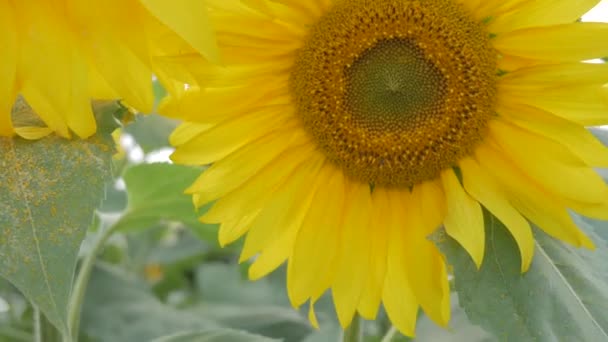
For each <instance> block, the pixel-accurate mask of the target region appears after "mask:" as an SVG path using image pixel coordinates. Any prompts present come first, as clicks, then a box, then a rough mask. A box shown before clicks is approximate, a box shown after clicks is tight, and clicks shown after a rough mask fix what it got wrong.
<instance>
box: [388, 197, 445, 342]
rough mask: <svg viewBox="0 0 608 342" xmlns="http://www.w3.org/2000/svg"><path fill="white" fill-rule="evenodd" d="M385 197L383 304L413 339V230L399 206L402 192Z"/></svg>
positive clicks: (414, 319)
mask: <svg viewBox="0 0 608 342" xmlns="http://www.w3.org/2000/svg"><path fill="white" fill-rule="evenodd" d="M386 196H388V202H389V203H388V204H389V208H388V210H389V211H390V216H389V218H388V220H387V223H388V232H389V239H388V251H387V258H386V263H387V266H386V276H385V278H384V284H383V285H384V286H383V290H382V302H383V304H384V308H385V309H386V314H387V315H388V317H389V318H390V319H391V322H392V323H393V325H394V326H395V327H397V328H398V329H399V331H400V332H402V333H403V334H406V335H408V336H414V329H415V327H416V317H417V314H418V303H417V301H416V297H415V296H414V293H413V292H412V284H411V282H410V278H409V277H408V271H409V270H408V266H409V264H410V260H408V259H407V254H406V252H405V251H406V250H407V249H408V248H411V246H409V244H408V240H407V239H408V237H407V235H406V229H407V228H410V227H407V228H406V227H404V225H405V222H403V221H404V220H403V219H404V216H405V215H404V214H405V212H404V209H405V208H404V207H403V205H401V206H400V205H399V204H403V201H401V200H400V197H402V196H403V192H392V191H391V192H389V193H387V194H386ZM408 214H409V213H408ZM417 280H418V279H417ZM446 280H447V277H446Z"/></svg>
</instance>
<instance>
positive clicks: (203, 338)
mask: <svg viewBox="0 0 608 342" xmlns="http://www.w3.org/2000/svg"><path fill="white" fill-rule="evenodd" d="M226 341H231V342H272V341H281V340H275V339H270V338H267V337H263V336H259V335H252V334H248V333H244V332H242V331H238V330H230V329H209V330H203V331H198V332H186V333H180V334H176V335H172V336H166V337H161V338H159V339H156V340H154V341H153V342H226Z"/></svg>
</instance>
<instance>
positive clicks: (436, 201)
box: [412, 180, 447, 236]
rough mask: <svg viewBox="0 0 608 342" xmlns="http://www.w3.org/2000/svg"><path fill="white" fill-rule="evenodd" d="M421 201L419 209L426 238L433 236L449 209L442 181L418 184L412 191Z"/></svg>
mask: <svg viewBox="0 0 608 342" xmlns="http://www.w3.org/2000/svg"><path fill="white" fill-rule="evenodd" d="M412 192H413V194H414V195H415V196H416V200H417V201H419V205H418V209H417V210H420V215H421V217H422V220H423V224H422V225H421V226H422V228H424V229H426V230H425V231H424V234H423V235H424V236H428V235H430V234H432V233H433V232H434V231H435V230H436V229H437V228H439V226H441V224H442V223H443V220H444V218H445V215H446V212H447V207H446V203H445V194H444V192H443V188H442V186H441V181H438V180H435V181H427V182H423V183H420V184H417V185H416V186H415V187H414V189H413V190H412Z"/></svg>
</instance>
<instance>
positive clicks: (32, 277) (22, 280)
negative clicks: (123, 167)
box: [0, 135, 113, 332]
mask: <svg viewBox="0 0 608 342" xmlns="http://www.w3.org/2000/svg"><path fill="white" fill-rule="evenodd" d="M112 152H113V147H112V139H111V137H110V136H109V135H106V136H103V137H102V136H96V137H93V138H91V139H88V140H66V139H62V138H59V137H54V136H49V137H46V138H44V139H41V140H37V141H26V140H22V139H19V138H0V156H1V157H0V168H1V169H2V174H1V175H0V208H1V209H0V210H1V213H2V214H1V215H0V230H1V231H0V274H1V275H2V276H4V277H5V278H6V279H8V280H9V281H10V282H11V283H13V284H14V285H15V286H16V287H17V288H19V290H20V291H22V292H23V294H24V295H25V296H26V297H27V298H28V299H29V300H30V301H32V302H33V303H34V304H35V305H37V306H38V307H39V308H40V310H41V311H42V312H43V313H44V314H45V315H46V316H47V317H48V320H49V321H50V322H51V323H53V325H55V326H56V327H57V328H58V329H59V330H60V331H62V332H65V331H66V314H67V305H68V297H69V294H70V291H71V285H72V278H73V275H74V267H75V264H76V260H77V255H78V249H79V247H80V244H81V242H82V240H83V238H84V234H85V232H86V229H87V228H88V227H89V225H90V224H91V223H92V220H93V212H94V210H95V208H96V207H97V206H98V205H99V204H100V202H101V199H102V197H103V189H104V183H105V182H106V180H108V179H109V178H110V176H111V160H112Z"/></svg>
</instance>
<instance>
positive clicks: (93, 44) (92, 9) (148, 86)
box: [69, 0, 154, 113]
mask: <svg viewBox="0 0 608 342" xmlns="http://www.w3.org/2000/svg"><path fill="white" fill-rule="evenodd" d="M69 3H70V6H69V10H70V13H71V16H72V18H73V20H74V22H75V23H74V25H77V26H78V27H82V28H86V29H81V30H78V31H76V33H77V34H79V36H78V39H79V42H80V45H81V46H82V47H83V50H84V51H85V52H86V54H87V55H88V57H89V58H90V59H91V60H92V61H93V62H94V65H95V66H96V69H97V71H98V72H99V74H101V75H102V76H103V77H104V79H105V80H106V82H107V84H108V85H109V86H110V87H111V88H112V89H113V90H114V91H115V92H116V93H117V94H119V95H120V97H121V99H122V100H124V101H125V102H126V103H127V104H128V105H130V106H132V107H134V108H136V109H137V110H138V111H141V112H144V113H150V112H151V111H152V109H153V104H154V95H153V92H152V71H151V69H150V68H151V65H150V64H151V62H150V49H149V38H148V37H147V36H146V35H145V34H144V33H145V31H144V30H142V28H143V27H146V23H145V21H144V19H143V17H144V15H145V14H146V13H145V12H144V9H143V8H141V6H140V5H139V3H137V2H135V1H127V2H125V1H120V0H106V1H104V3H103V4H98V5H95V6H92V5H91V3H89V2H83V1H76V0H70V1H69ZM116 8H120V9H121V10H120V11H117V10H116Z"/></svg>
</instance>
